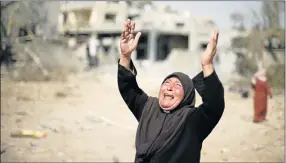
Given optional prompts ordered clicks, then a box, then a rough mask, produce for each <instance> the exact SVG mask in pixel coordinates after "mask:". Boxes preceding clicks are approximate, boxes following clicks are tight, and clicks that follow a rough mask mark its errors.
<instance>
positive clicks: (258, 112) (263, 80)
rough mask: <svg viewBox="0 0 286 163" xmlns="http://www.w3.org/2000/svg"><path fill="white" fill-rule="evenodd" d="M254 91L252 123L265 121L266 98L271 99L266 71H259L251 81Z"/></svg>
mask: <svg viewBox="0 0 286 163" xmlns="http://www.w3.org/2000/svg"><path fill="white" fill-rule="evenodd" d="M251 85H252V88H253V90H254V116H253V122H255V123H257V122H262V121H264V120H266V114H267V106H268V102H267V101H268V96H270V98H272V93H271V90H270V86H269V83H268V81H267V76H266V71H265V70H264V69H259V70H258V71H257V72H256V73H255V74H254V76H253V77H252V80H251Z"/></svg>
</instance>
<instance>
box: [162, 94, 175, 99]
mask: <svg viewBox="0 0 286 163" xmlns="http://www.w3.org/2000/svg"><path fill="white" fill-rule="evenodd" d="M164 97H166V98H170V99H174V96H173V95H170V94H167V93H164Z"/></svg>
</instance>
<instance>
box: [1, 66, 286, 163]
mask: <svg viewBox="0 0 286 163" xmlns="http://www.w3.org/2000/svg"><path fill="white" fill-rule="evenodd" d="M109 69H113V70H112V73H111V74H110V75H108V74H106V73H103V72H101V73H99V72H97V73H96V72H88V73H83V74H81V75H80V76H77V77H71V78H70V79H69V81H68V82H65V83H63V82H62V83H61V82H28V83H21V82H17V83H15V82H11V81H6V80H1V151H2V150H4V149H5V153H3V154H1V160H2V161H20V160H21V161H28V162H32V161H47V162H48V161H98V162H100V161H106V162H108V161H115V160H119V161H120V162H128V161H129V162H130V161H133V159H134V155H135V148H134V137H135V132H136V125H137V122H136V120H135V118H134V117H133V116H132V114H131V112H129V110H128V109H127V107H126V105H125V104H124V102H123V100H122V99H121V96H120V94H119V92H118V90H117V85H116V70H117V68H116V66H113V67H110V68H109ZM157 72H160V71H157ZM139 74H140V73H139ZM99 76H100V79H99ZM144 77H145V78H144ZM144 77H143V75H141V76H140V75H139V76H138V78H139V79H138V82H139V84H140V86H141V88H143V89H144V90H145V91H146V92H147V93H148V94H149V95H153V96H156V94H157V92H156V88H158V85H159V84H160V82H161V80H162V79H163V77H162V78H161V77H160V78H159V77H158V80H157V78H153V77H154V76H151V75H150V76H148V77H150V78H152V79H150V78H149V79H147V78H146V76H144ZM225 90H226V91H225V98H226V108H225V112H224V115H223V117H222V119H221V121H220V122H219V124H218V126H217V127H216V128H215V129H214V131H213V132H212V134H211V135H210V136H209V137H208V138H207V139H206V140H205V142H204V145H203V150H202V156H201V161H202V162H205V161H209V162H210V161H211V162H215V161H226V162H233V161H236V162H283V161H284V95H276V96H274V98H273V99H271V100H269V114H268V121H267V122H264V123H261V124H253V123H252V113H253V110H252V99H251V98H248V99H241V98H240V97H239V95H237V94H234V93H230V92H227V86H226V89H225ZM197 99H199V97H197ZM200 102H201V101H200V100H198V101H197V104H199V103H200ZM19 128H24V129H32V130H37V131H46V132H48V136H47V138H45V139H31V138H12V137H10V133H11V132H12V131H15V130H17V129H19Z"/></svg>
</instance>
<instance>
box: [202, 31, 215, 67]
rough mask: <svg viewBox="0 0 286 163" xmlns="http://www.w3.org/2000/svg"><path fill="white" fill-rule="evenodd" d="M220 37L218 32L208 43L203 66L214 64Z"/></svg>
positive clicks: (203, 57) (203, 56)
mask: <svg viewBox="0 0 286 163" xmlns="http://www.w3.org/2000/svg"><path fill="white" fill-rule="evenodd" d="M218 36H219V31H218V30H216V31H215V32H214V34H213V35H212V37H211V40H210V42H209V43H208V46H207V48H206V50H205V52H204V53H203V55H202V60H201V64H202V66H206V65H212V64H213V58H214V56H215V54H216V46H217V42H218Z"/></svg>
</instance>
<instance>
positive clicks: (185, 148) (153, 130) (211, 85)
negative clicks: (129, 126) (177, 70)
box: [118, 62, 224, 163]
mask: <svg viewBox="0 0 286 163" xmlns="http://www.w3.org/2000/svg"><path fill="white" fill-rule="evenodd" d="M131 69H132V70H133V72H134V73H131V72H130V71H129V70H127V69H126V68H125V67H123V66H121V65H118V87H119V91H120V94H121V96H122V97H123V99H124V101H125V103H126V104H127V105H128V108H129V109H130V110H131V112H132V113H133V115H134V116H135V117H136V119H137V120H138V121H139V125H138V129H137V134H136V157H135V162H138V163H141V162H142V163H143V162H144V163H149V162H152V163H189V162H190V163H198V162H200V151H201V147H202V143H203V140H204V139H205V138H206V137H207V136H208V135H209V134H210V132H211V131H212V130H213V128H214V127H215V126H216V124H217V123H218V121H219V120H220V118H221V116H222V113H223V110H224V90H223V86H222V84H221V82H220V81H219V79H218V77H217V75H216V73H215V71H214V72H213V73H212V74H211V75H209V76H208V77H205V78H204V76H203V73H202V72H200V73H199V74H198V75H197V76H196V77H194V78H193V80H192V81H190V83H193V84H194V87H195V89H196V90H197V92H198V93H199V94H200V96H201V97H202V100H203V104H201V105H200V106H199V107H194V106H193V102H192V101H191V102H189V103H188V104H187V106H186V107H180V108H178V109H175V110H174V111H172V112H170V113H166V112H164V111H163V110H162V109H161V108H160V106H159V102H158V99H157V98H154V97H148V95H147V94H146V93H145V92H144V91H142V90H141V89H140V88H139V87H138V85H137V81H136V74H137V72H136V69H135V67H134V65H133V63H132V62H131ZM175 76H176V75H175ZM180 78H181V76H180V75H179V79H180ZM180 81H181V79H180ZM182 84H183V87H184V83H182ZM184 91H185V89H184ZM189 95H190V94H189ZM191 96H193V95H191ZM184 98H185V97H184ZM193 99H194V97H193ZM184 101H185V100H184V99H183V101H182V103H184ZM180 105H181V104H180Z"/></svg>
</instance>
